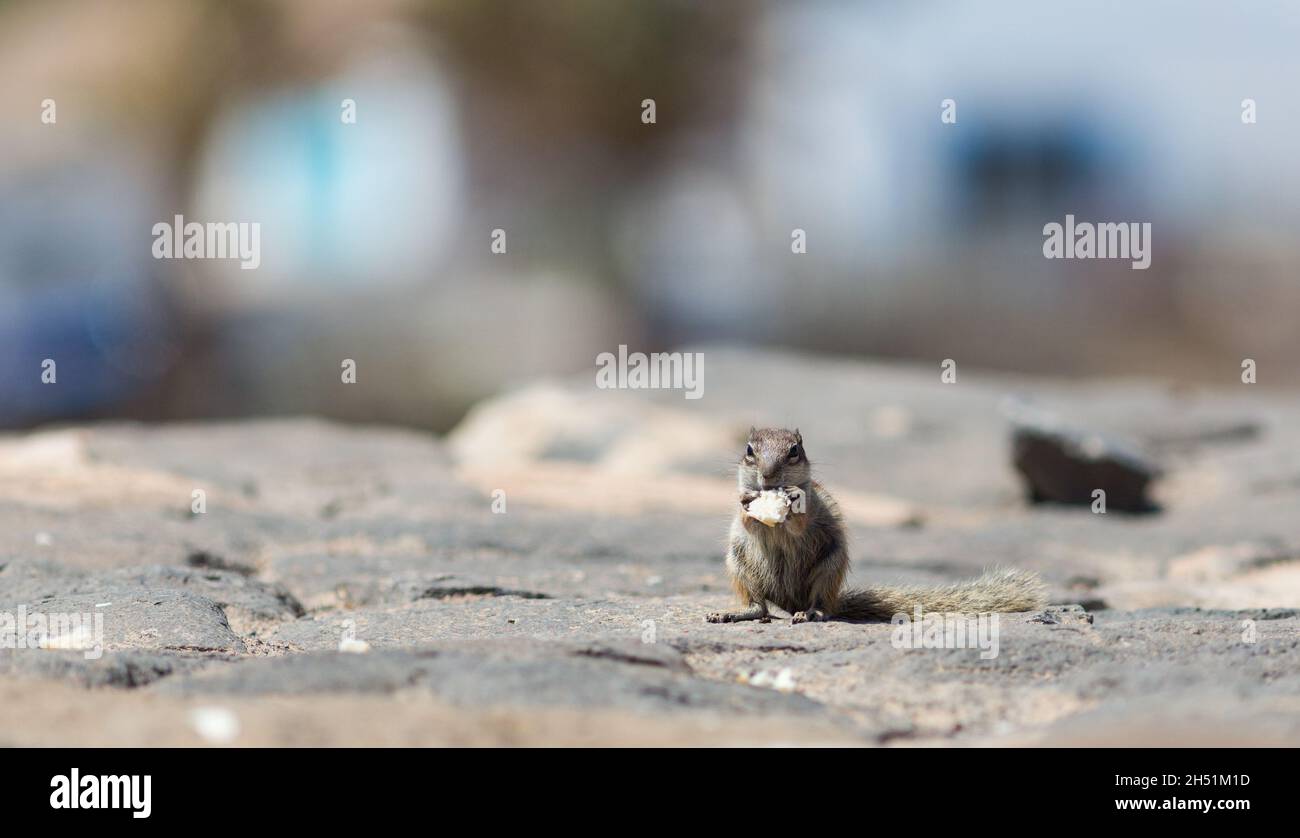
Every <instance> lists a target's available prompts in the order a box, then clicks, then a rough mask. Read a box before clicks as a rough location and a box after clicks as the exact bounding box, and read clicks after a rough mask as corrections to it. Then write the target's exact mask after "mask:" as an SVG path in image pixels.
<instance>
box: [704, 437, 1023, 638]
mask: <svg viewBox="0 0 1300 838" xmlns="http://www.w3.org/2000/svg"><path fill="white" fill-rule="evenodd" d="M737 476H738V482H739V489H740V503H739V505H738V506H737V509H736V517H735V519H734V520H733V521H732V522H731V532H730V544H729V547H728V551H727V572H728V573H729V574H730V576H731V582H732V585H733V586H734V587H735V589H736V593H737V595H739V597H740V601H741V604H742V605H744V606H745V609H744V610H743V611H723V612H715V613H711V614H708V615H707V616H706V617H705V619H706V620H708V621H709V622H710V623H736V622H740V621H742V620H762V621H764V622H767V621H768V620H770V619H771V618H770V617H769V615H768V606H769V604H771V605H775V606H776V607H778V608H780V609H781V610H782V611H785V612H786V613H788V614H790V615H791V616H790V622H791V623H805V622H811V621H816V620H824V619H826V618H828V617H839V618H843V619H848V620H889V619H891V618H892V617H893V616H894V615H895V614H898V613H900V612H901V613H905V614H909V615H910V614H911V613H912V611H913V608H914V607H915V606H917V605H920V606H921V608H922V610H924V611H933V612H964V613H968V614H970V613H985V612H993V611H1031V610H1034V609H1038V608H1042V607H1044V606H1045V605H1046V604H1047V597H1046V589H1045V587H1044V586H1043V583H1042V581H1041V580H1040V579H1039V578H1038V575H1037V574H1035V573H1032V572H1027V571H1017V570H1001V571H994V572H991V573H985V574H984V575H983V576H981V577H980V578H978V579H975V580H973V581H970V582H966V583H963V584H959V585H949V586H946V587H896V588H894V587H872V588H862V589H849V590H844V588H843V585H844V577H845V575H846V574H847V573H848V570H849V554H848V550H847V549H846V547H847V539H846V535H845V531H844V521H843V519H842V518H841V516H840V511H839V507H838V506H837V505H836V503H835V499H834V498H832V497H831V495H830V493H829V492H827V491H826V489H825V488H823V487H822V485H821V484H820V483H818V482H817V481H815V480H813V479H812V467H811V465H810V464H809V462H808V456H807V454H806V453H805V452H804V445H803V435H802V434H800V433H799V431H798V429H795V430H793V431H788V430H784V429H780V428H764V429H761V430H759V429H754V428H750V430H749V441H748V444H747V445H746V446H745V454H744V456H742V457H741V459H740V463H739V465H738V467H737ZM774 489H775V490H779V491H783V492H785V493H786V494H787V496H789V497H790V498H791V500H792V504H791V507H790V513H789V514H788V515H787V517H786V519H785V521H784V522H782V523H780V524H778V525H776V526H768V525H766V524H764V523H762V522H760V521H757V520H755V519H754V518H751V517H749V516H748V515H746V514H745V513H746V510H747V509H748V508H749V504H750V503H752V502H753V501H754V500H755V499H757V498H758V497H759V495H760V494H761V493H762V492H763V491H765V490H774Z"/></svg>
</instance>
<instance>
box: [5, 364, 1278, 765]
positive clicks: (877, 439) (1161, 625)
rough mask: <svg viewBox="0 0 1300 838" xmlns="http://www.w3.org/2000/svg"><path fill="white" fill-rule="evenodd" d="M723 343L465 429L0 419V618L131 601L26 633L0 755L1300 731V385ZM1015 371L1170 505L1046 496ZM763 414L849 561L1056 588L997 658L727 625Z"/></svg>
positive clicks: (514, 402) (472, 419)
mask: <svg viewBox="0 0 1300 838" xmlns="http://www.w3.org/2000/svg"><path fill="white" fill-rule="evenodd" d="M704 353H705V356H704V357H705V364H706V369H707V378H706V379H705V391H704V392H705V397H704V398H702V399H699V400H686V399H683V398H682V393H681V392H680V391H657V392H641V391H605V390H598V389H596V388H595V387H594V386H593V380H592V377H591V376H586V375H584V376H581V377H578V378H576V379H573V380H569V381H561V382H538V383H535V384H533V385H530V386H528V387H525V388H523V389H521V390H518V391H515V392H512V393H508V394H504V395H502V396H500V397H498V398H496V399H493V400H490V401H488V402H486V403H483V404H481V405H480V406H479V407H478V408H476V409H475V410H474V411H473V412H471V414H470V415H469V416H468V417H466V419H465V420H464V422H462V424H461V426H460V427H459V428H458V429H457V430H456V431H455V432H454V433H453V434H452V435H451V436H450V437H449V438H448V439H446V440H438V439H435V438H433V437H432V436H426V435H422V434H418V433H413V432H406V431H394V430H388V429H377V428H364V427H343V426H336V425H331V424H327V423H323V422H320V421H315V420H278V421H259V422H239V423H227V424H202V425H175V426H166V427H141V426H128V425H97V426H89V427H79V428H70V429H60V430H50V431H42V432H37V433H32V434H26V435H14V436H9V437H6V438H2V439H0V615H4V614H6V613H8V614H13V613H16V612H17V610H18V609H19V608H23V609H25V611H26V612H28V613H32V612H39V613H43V614H50V615H53V614H88V615H102V626H103V630H102V637H101V638H100V639H101V641H102V655H101V656H99V657H95V658H91V659H88V656H87V650H83V649H77V648H66V647H65V648H49V646H50V645H51V644H48V643H47V644H45V645H46V647H47V648H17V649H3V650H0V676H2V677H0V700H3V701H4V702H5V706H6V708H7V712H6V713H5V714H4V718H3V719H0V745H11V744H12V745H57V744H63V745H69V744H94V745H99V744H111V745H133V744H136V745H146V744H148V745H154V744H225V743H227V742H233V743H234V744H284V745H313V744H380V745H399V744H422V745H430V744H462V745H463V744H612V743H627V744H687V745H692V744H791V743H815V744H831V743H839V744H851V745H900V744H953V745H976V744H1088V743H1106V744H1112V743H1113V744H1128V745H1132V744H1196V743H1205V744H1290V745H1297V744H1300V702H1297V699H1296V698H1295V697H1296V696H1297V695H1300V610H1296V609H1300V516H1298V515H1297V514H1296V509H1298V508H1300V396H1295V395H1290V394H1286V393H1279V392H1270V391H1269V390H1267V389H1265V388H1261V387H1259V386H1258V385H1254V386H1245V385H1240V386H1238V387H1237V388H1234V389H1229V390H1224V391H1222V392H1200V391H1188V390H1183V389H1170V388H1165V387H1161V386H1156V385H1151V384H1139V383H1132V382H1124V383H1104V382H1103V383H1095V382H1076V383H1068V384H1067V383H1061V382H1059V381H1042V380H1032V379H1025V378H1003V377H998V376H991V375H989V376H979V375H974V374H970V373H967V372H963V373H962V377H961V379H960V383H957V384H941V383H940V381H939V374H938V368H937V367H936V368H935V369H934V370H931V369H928V368H918V367H905V366H896V365H880V364H866V363H857V362H851V361H845V360H829V359H824V358H808V357H800V356H792V355H781V354H765V353H752V352H741V351H738V350H734V349H722V348H719V349H709V348H705V349H704ZM1008 396H1014V397H1016V398H1017V399H1022V400H1028V401H1029V402H1032V403H1033V404H1035V405H1037V406H1041V407H1042V408H1043V409H1046V410H1050V411H1052V412H1053V413H1054V414H1056V415H1059V416H1063V417H1066V418H1068V419H1069V421H1070V423H1071V425H1072V426H1075V427H1086V428H1089V429H1096V431H1097V432H1098V433H1102V434H1106V435H1108V436H1110V435H1113V436H1114V437H1116V438H1123V439H1131V440H1137V441H1138V442H1140V443H1141V445H1142V446H1143V449H1144V450H1147V451H1152V452H1155V453H1156V454H1158V456H1159V460H1160V463H1161V466H1162V471H1163V476H1161V477H1160V479H1159V480H1158V481H1157V482H1155V483H1154V484H1152V487H1151V490H1152V497H1153V500H1154V501H1155V503H1156V505H1157V506H1158V511H1155V512H1152V513H1150V514H1145V515H1136V516H1135V515H1126V514H1124V513H1123V512H1121V511H1119V510H1112V511H1110V512H1108V513H1107V514H1104V515H1099V514H1093V513H1092V512H1091V511H1089V509H1088V508H1087V507H1077V508H1071V507H1064V506H1053V505H1031V504H1028V503H1026V501H1025V498H1024V496H1023V491H1022V487H1021V485H1020V483H1019V479H1018V476H1017V474H1016V472H1015V470H1014V469H1013V467H1012V457H1011V451H1010V450H1009V445H1010V440H1011V435H1010V428H1009V426H1008V421H1007V418H1006V416H1005V415H1004V413H1003V411H1002V410H1001V409H1000V406H1002V405H1003V404H1004V403H1005V399H1006V398H1007V397H1008ZM751 424H758V425H762V424H783V425H798V426H799V427H800V428H801V430H802V431H803V435H804V438H805V440H806V441H807V447H808V452H809V456H810V458H811V459H812V460H813V462H814V464H815V468H817V469H818V470H819V471H820V478H821V480H822V482H823V483H825V484H826V485H827V487H828V488H829V489H830V490H831V491H832V492H833V493H835V495H836V496H837V498H839V499H840V501H841V503H842V505H843V507H844V512H845V515H846V518H847V520H848V522H849V525H850V528H851V530H852V536H853V555H854V579H855V580H856V581H859V582H863V581H868V580H869V581H871V582H873V583H875V582H888V581H898V582H907V583H918V582H921V583H924V582H931V583H946V582H951V581H956V580H958V579H959V578H961V577H963V576H967V575H970V574H973V573H976V572H978V571H979V570H980V569H981V568H982V567H984V566H987V565H992V564H1003V565H1014V566H1019V567H1026V568H1031V569H1034V570H1037V571H1039V572H1040V573H1042V574H1043V576H1044V577H1045V578H1046V580H1047V581H1048V583H1049V585H1050V586H1051V588H1052V601H1053V602H1054V603H1056V604H1057V605H1054V606H1052V607H1050V608H1049V609H1048V610H1047V611H1045V612H1041V613H1038V614H1019V615H1002V616H1001V617H1000V618H999V623H998V629H999V632H998V644H997V655H996V656H995V657H988V658H986V657H982V656H981V654H980V650H979V649H957V648H916V649H903V648H897V647H896V645H895V644H894V643H893V642H891V641H892V638H893V637H894V633H895V629H894V627H893V626H891V625H889V624H871V625H864V624H850V623H839V622H830V623H812V624H803V625H791V624H790V623H789V622H788V621H776V622H772V623H768V624H756V623H747V624H736V625H711V624H707V623H705V622H704V620H703V615H704V614H705V613H706V612H708V611H711V610H718V609H720V608H723V607H726V606H727V605H728V604H729V596H730V595H729V590H728V585H727V581H726V579H725V576H724V573H723V568H722V545H723V540H724V535H725V529H726V523H727V519H728V516H729V514H730V511H731V507H732V504H733V503H734V499H733V495H734V491H735V490H734V477H733V476H732V474H731V468H732V465H731V463H732V462H733V461H734V459H735V458H736V456H738V454H739V448H738V446H741V447H743V437H744V434H745V432H746V430H747V429H748V428H749V426H750V425H751ZM196 490H201V491H202V492H203V493H204V499H205V504H206V511H203V512H201V513H196V512H194V511H193V506H192V504H193V502H194V494H193V493H194V492H195V491H196ZM3 627H4V623H3V616H0V629H3ZM345 637H353V638H355V639H356V640H359V641H364V644H368V648H369V651H368V652H364V653H347V652H340V651H339V649H340V641H341V640H343V639H344V638H345ZM26 645H28V646H30V645H35V644H26ZM53 645H55V646H58V645H59V644H53ZM351 645H353V646H355V645H356V644H351ZM361 648H366V646H361ZM90 654H94V652H91V653H90ZM214 708H216V709H217V710H220V711H221V715H220V718H221V719H227V718H233V719H234V720H235V722H237V723H236V724H234V725H233V726H231V725H227V724H225V723H223V724H221V725H217V726H215V728H214V726H213V725H211V724H202V723H199V722H198V721H196V719H203V718H210V717H211V714H212V713H213V712H214ZM205 714H207V715H205ZM227 728H229V729H230V731H232V732H231V733H230V735H229V736H226V737H225V738H223V739H221V741H217V740H215V739H214V738H213V733H212V731H213V730H214V729H222V730H224V729H227Z"/></svg>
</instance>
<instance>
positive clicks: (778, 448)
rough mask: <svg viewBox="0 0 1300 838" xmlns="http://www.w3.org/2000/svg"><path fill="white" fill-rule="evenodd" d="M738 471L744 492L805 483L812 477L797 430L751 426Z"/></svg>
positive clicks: (801, 438)
mask: <svg viewBox="0 0 1300 838" xmlns="http://www.w3.org/2000/svg"><path fill="white" fill-rule="evenodd" d="M738 472H739V476H740V488H741V491H745V490H751V491H756V492H761V491H763V490H764V489H775V488H777V487H779V486H803V485H805V484H806V483H808V481H809V480H811V479H812V467H811V466H810V465H809V464H808V456H807V455H806V454H805V453H804V450H803V436H802V435H801V434H800V433H799V431H798V429H795V430H793V431H787V430H785V429H784V428H750V429H749V439H748V441H747V442H746V445H745V452H744V453H743V454H741V456H740V466H739V469H738Z"/></svg>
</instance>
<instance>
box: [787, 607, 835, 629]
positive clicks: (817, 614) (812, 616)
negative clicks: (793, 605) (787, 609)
mask: <svg viewBox="0 0 1300 838" xmlns="http://www.w3.org/2000/svg"><path fill="white" fill-rule="evenodd" d="M825 619H826V614H825V612H823V611H821V610H819V609H816V608H811V609H809V610H807V611H796V612H794V613H793V614H791V615H790V625H797V624H799V623H819V622H821V621H822V620H825Z"/></svg>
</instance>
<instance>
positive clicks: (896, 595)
mask: <svg viewBox="0 0 1300 838" xmlns="http://www.w3.org/2000/svg"><path fill="white" fill-rule="evenodd" d="M917 605H920V606H921V610H922V611H923V612H926V613H930V612H941V613H962V614H982V613H986V612H999V611H1000V612H1007V611H1034V610H1037V609H1039V608H1042V607H1044V606H1045V605H1047V586H1046V585H1044V584H1043V580H1042V579H1040V578H1039V577H1038V574H1037V573H1034V572H1032V571H1028V570H1000V569H999V570H992V571H986V572H985V573H984V575H983V576H980V577H979V578H978V579H973V580H971V581H969V582H961V583H959V584H956V585H945V586H940V587H925V586H919V585H908V586H903V587H897V588H891V587H885V586H881V587H874V588H859V589H856V590H847V591H845V592H844V593H843V594H841V595H840V601H839V607H837V608H836V609H835V616H836V617H842V618H844V619H847V620H889V619H892V618H893V616H894V615H895V614H899V613H902V614H906V615H907V616H908V617H909V618H910V617H912V616H913V609H915V608H916V606H917Z"/></svg>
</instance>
